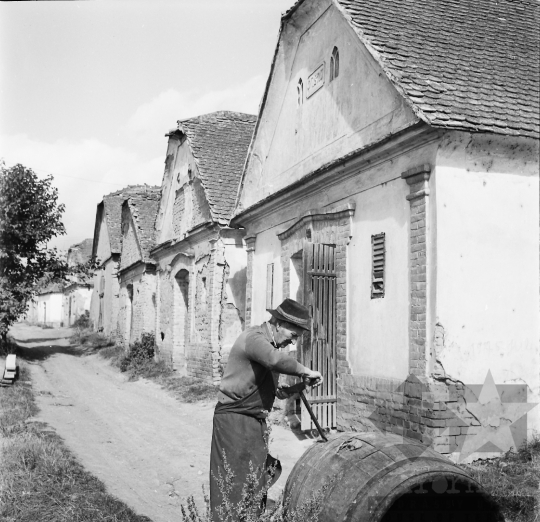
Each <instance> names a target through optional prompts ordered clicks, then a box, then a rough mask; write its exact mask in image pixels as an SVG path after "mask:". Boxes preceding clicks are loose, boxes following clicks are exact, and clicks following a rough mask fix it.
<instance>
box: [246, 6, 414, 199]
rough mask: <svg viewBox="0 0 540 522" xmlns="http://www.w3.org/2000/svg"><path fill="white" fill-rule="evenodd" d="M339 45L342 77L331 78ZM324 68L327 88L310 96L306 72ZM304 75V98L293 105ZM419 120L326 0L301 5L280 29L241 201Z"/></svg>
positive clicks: (275, 188)
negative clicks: (299, 81) (331, 60)
mask: <svg viewBox="0 0 540 522" xmlns="http://www.w3.org/2000/svg"><path fill="white" fill-rule="evenodd" d="M334 46H337V47H338V49H339V55H340V72H339V77H338V78H337V79H335V80H334V81H332V82H331V83H329V68H330V56H331V53H332V50H333V48H334ZM320 65H323V66H324V75H325V80H324V86H323V87H322V88H321V89H319V90H318V91H316V92H315V93H314V94H313V95H312V96H310V97H309V98H308V97H307V85H308V77H309V76H310V75H311V73H312V72H314V71H315V70H316V69H317V68H318V67H319V66H320ZM299 78H302V80H303V84H304V101H303V105H302V106H301V107H298V104H297V83H298V80H299ZM415 121H416V119H415V117H414V115H413V114H412V112H411V111H410V110H409V109H408V108H407V107H406V105H405V102H404V101H403V99H402V98H401V96H399V95H398V93H397V92H396V91H395V89H394V87H393V86H392V85H391V84H390V82H389V80H388V79H387V78H386V76H385V75H384V73H383V72H382V70H381V69H380V67H379V66H378V64H377V63H376V62H375V61H374V59H373V58H372V57H371V55H370V54H369V53H368V52H367V50H366V49H365V48H364V47H363V44H361V42H360V41H359V39H358V37H357V36H356V34H355V33H354V32H353V30H352V29H351V28H350V27H349V25H348V23H347V22H346V21H345V19H344V18H343V16H342V15H341V13H340V12H339V11H338V10H337V8H336V7H335V6H334V5H333V4H332V3H331V2H329V1H327V0H318V1H313V2H305V5H303V6H301V7H300V8H299V10H298V12H297V13H295V15H293V18H292V20H290V21H289V22H288V23H287V25H286V26H285V28H284V30H283V33H282V36H281V39H280V43H279V49H278V53H277V58H276V63H275V68H274V73H273V77H272V82H271V85H270V87H269V91H268V98H267V101H266V105H265V107H264V110H263V113H262V116H261V119H260V123H259V128H258V131H257V134H256V138H255V142H254V143H253V150H252V154H251V155H250V158H249V162H248V165H247V169H246V173H245V177H244V185H243V189H242V193H241V198H240V206H241V208H244V209H245V208H248V207H250V206H251V205H253V204H255V203H256V202H257V201H259V200H261V199H263V198H264V197H266V196H268V195H270V194H272V193H274V192H276V191H278V190H280V189H282V188H284V187H286V186H287V185H290V184H291V183H293V182H295V181H297V180H299V179H300V178H302V177H303V176H306V175H308V174H309V173H311V172H312V171H314V170H316V169H317V168H318V167H320V166H322V165H324V164H326V163H328V162H331V161H334V160H336V159H338V158H339V157H341V156H343V155H345V154H347V153H349V152H351V151H353V150H356V149H359V148H362V147H365V146H367V145H369V144H371V143H374V142H376V141H378V140H380V139H381V138H383V137H384V136H387V135H388V134H391V133H393V132H396V131H397V130H399V129H403V128H405V127H407V126H409V125H410V124H412V123H413V122H415Z"/></svg>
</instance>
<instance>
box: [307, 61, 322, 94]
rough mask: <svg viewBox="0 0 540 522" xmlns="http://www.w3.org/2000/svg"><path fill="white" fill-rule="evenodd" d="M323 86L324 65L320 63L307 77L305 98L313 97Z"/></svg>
mask: <svg viewBox="0 0 540 522" xmlns="http://www.w3.org/2000/svg"><path fill="white" fill-rule="evenodd" d="M323 85H324V63H321V65H319V67H317V68H316V69H315V70H314V71H313V72H312V73H311V74H310V75H309V77H308V80H307V92H306V97H307V98H309V97H310V96H313V95H314V94H315V93H316V92H317V91H318V90H319V89H320V88H321V87H322V86H323Z"/></svg>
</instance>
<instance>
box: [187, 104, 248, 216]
mask: <svg viewBox="0 0 540 522" xmlns="http://www.w3.org/2000/svg"><path fill="white" fill-rule="evenodd" d="M256 121H257V117H256V116H253V115H251V114H242V113H239V112H230V111H219V112H213V113H211V114H205V115H203V116H198V117H196V118H190V119H188V120H183V121H179V122H178V129H179V130H180V131H181V132H183V133H185V134H186V136H187V139H188V141H189V144H190V146H191V151H192V152H193V156H194V157H195V160H196V162H197V167H198V170H199V174H200V177H201V183H202V185H203V188H204V190H205V194H206V198H207V200H208V203H209V205H210V211H211V213H212V217H213V219H214V220H216V221H218V222H222V223H228V222H229V220H230V218H231V216H232V213H233V210H234V205H235V202H236V195H237V192H238V185H239V183H240V178H241V175H242V170H243V168H244V162H245V160H246V156H247V152H248V148H249V145H250V143H251V137H252V135H253V130H254V128H255V122H256Z"/></svg>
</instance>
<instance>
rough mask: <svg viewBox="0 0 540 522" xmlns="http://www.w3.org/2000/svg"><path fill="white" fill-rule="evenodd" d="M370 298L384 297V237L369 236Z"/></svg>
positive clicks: (378, 235)
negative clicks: (370, 265) (370, 264)
mask: <svg viewBox="0 0 540 522" xmlns="http://www.w3.org/2000/svg"><path fill="white" fill-rule="evenodd" d="M371 262H372V272H371V298H372V299H375V298H377V297H384V269H385V263H386V250H385V237H384V233H383V234H376V235H374V236H371Z"/></svg>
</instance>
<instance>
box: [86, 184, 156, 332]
mask: <svg viewBox="0 0 540 522" xmlns="http://www.w3.org/2000/svg"><path fill="white" fill-rule="evenodd" d="M144 187H145V185H132V186H128V187H126V188H124V189H122V190H119V191H117V192H113V193H111V194H108V195H107V196H104V197H103V201H101V203H99V204H98V206H97V211H96V224H95V228H94V239H93V244H92V256H93V258H94V259H97V260H99V262H100V263H101V266H100V269H99V270H97V271H96V273H95V275H94V289H93V293H92V299H91V305H90V318H91V320H92V322H93V324H94V329H95V330H96V331H98V332H101V333H103V334H104V335H106V336H109V337H111V338H116V336H117V326H118V309H119V297H120V285H119V281H118V277H117V272H118V268H119V263H120V254H121V249H122V232H121V222H122V204H123V203H124V201H125V200H126V198H128V197H129V196H130V194H134V193H137V192H138V191H139V190H141V189H144Z"/></svg>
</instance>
